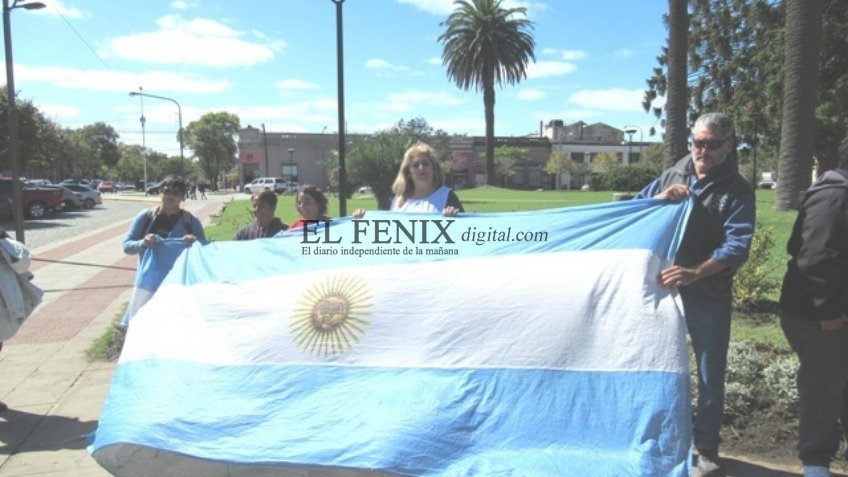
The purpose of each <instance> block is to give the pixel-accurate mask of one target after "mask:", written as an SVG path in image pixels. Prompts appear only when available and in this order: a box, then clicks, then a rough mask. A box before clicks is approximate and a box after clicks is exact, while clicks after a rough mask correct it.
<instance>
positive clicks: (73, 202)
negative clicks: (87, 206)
mask: <svg viewBox="0 0 848 477" xmlns="http://www.w3.org/2000/svg"><path fill="white" fill-rule="evenodd" d="M60 187H61V188H62V194H63V199H64V201H65V205H64V207H63V210H77V209H81V208H82V205H83V200H82V194H80V193H79V192H76V191H73V190H71V189H69V188H67V187H65V186H60Z"/></svg>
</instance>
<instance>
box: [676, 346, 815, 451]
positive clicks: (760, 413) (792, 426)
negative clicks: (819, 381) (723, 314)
mask: <svg viewBox="0 0 848 477" xmlns="http://www.w3.org/2000/svg"><path fill="white" fill-rule="evenodd" d="M797 371H798V358H797V357H796V356H795V354H794V353H792V352H791V351H788V350H786V349H782V348H780V347H777V346H773V345H767V344H762V343H753V342H747V341H732V342H731V343H730V348H729V349H728V353H727V376H726V378H725V382H726V384H725V398H724V427H723V428H722V437H723V439H724V440H725V441H726V443H727V444H728V446H729V447H730V448H732V449H733V450H734V452H740V453H745V452H753V453H757V454H767V455H780V456H785V455H786V454H787V450H789V449H792V448H794V446H795V445H797V442H798V392H797V388H796V386H795V376H796V373H797ZM696 398H697V380H696V374H695V367H694V363H693V365H692V407H693V409H694V407H695V402H696ZM790 452H791V451H790Z"/></svg>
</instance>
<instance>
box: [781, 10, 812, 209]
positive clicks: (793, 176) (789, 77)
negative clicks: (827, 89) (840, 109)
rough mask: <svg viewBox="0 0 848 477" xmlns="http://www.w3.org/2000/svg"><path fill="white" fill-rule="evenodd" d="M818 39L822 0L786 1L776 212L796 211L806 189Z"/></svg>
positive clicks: (809, 167) (809, 159)
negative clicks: (781, 121) (781, 120)
mask: <svg viewBox="0 0 848 477" xmlns="http://www.w3.org/2000/svg"><path fill="white" fill-rule="evenodd" d="M821 37H822V0H787V3H786V37H785V42H786V48H785V53H786V60H785V62H784V71H785V76H784V84H783V124H782V127H781V135H780V162H779V163H778V172H777V184H778V187H777V194H776V196H775V202H776V203H775V206H776V207H777V209H778V210H788V209H795V210H797V209H798V202H799V200H800V195H801V192H803V191H804V190H806V189H807V187H808V186H809V185H810V170H811V168H812V163H813V151H814V139H813V138H814V132H815V131H814V117H815V108H816V81H817V77H818V73H819V52H820V47H821Z"/></svg>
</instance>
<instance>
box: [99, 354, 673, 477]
mask: <svg viewBox="0 0 848 477" xmlns="http://www.w3.org/2000/svg"><path fill="white" fill-rule="evenodd" d="M688 379H689V378H688V376H687V375H682V374H676V373H661V372H636V373H624V372H616V373H609V372H575V371H558V370H538V369H460V370H454V369H395V368H384V369H376V370H375V369H363V368H356V367H344V366H326V367H324V366H241V367H215V366H208V365H199V364H193V363H184V362H182V363H181V362H157V363H146V362H133V363H128V364H125V365H122V366H121V367H120V368H119V369H118V371H117V373H116V375H115V379H114V382H113V390H112V393H111V395H110V396H109V399H110V402H114V401H116V400H120V401H121V402H123V403H125V405H123V406H121V407H119V408H116V407H107V408H106V409H104V413H103V416H102V418H101V422H114V423H115V424H120V425H111V426H109V427H108V428H106V429H101V428H99V429H98V431H97V436H96V437H97V438H96V441H95V444H94V447H95V448H104V447H107V446H109V445H110V444H117V443H121V442H133V443H136V444H139V445H142V446H147V447H151V448H160V449H169V450H173V451H176V452H179V453H183V454H187V455H191V456H195V457H199V458H203V459H210V460H218V461H226V462H230V463H242V464H245V463H249V464H265V465H272V464H277V465H284V466H285V465H292V463H295V462H296V463H298V465H307V466H308V465H316V466H320V465H328V464H332V465H334V466H336V467H351V468H367V469H378V470H387V471H391V472H396V473H399V474H402V475H504V474H520V475H534V476H536V475H551V476H563V475H597V476H609V475H685V474H684V467H685V463H684V462H682V461H681V454H683V455H685V454H686V452H687V451H688V444H686V440H687V437H688V435H689V434H688V426H687V425H686V423H687V420H688V419H689V404H688V399H689V395H688V393H685V392H683V393H681V392H680V391H681V390H682V389H686V388H688ZM245 382H249V383H250V384H251V385H250V388H248V389H245V388H244V387H243V386H244V383H245ZM134 383H145V386H135V385H134ZM457 383H462V384H461V385H457ZM175 395H195V396H198V397H201V399H200V400H199V402H198V401H194V400H192V401H185V400H173V399H171V397H172V396H175ZM345 396H355V399H348V398H345ZM586 396H597V397H598V399H594V400H586V399H585V397H586ZM658 396H663V397H664V399H662V400H658V399H657V397H658ZM275 400H278V401H279V402H281V403H285V405H283V406H279V407H277V408H274V409H273V411H272V412H269V409H268V405H269V401H275ZM163 403H167V405H163ZM412 409H414V412H410V411H411V410H412ZM551 411H554V412H551ZM115 413H120V415H115ZM634 429H639V430H640V432H639V433H637V434H634V433H633V430H634ZM316 436H321V437H320V438H315V437H316ZM620 449H631V450H630V451H629V452H621V451H620ZM519 450H520V451H519ZM671 451H673V452H671Z"/></svg>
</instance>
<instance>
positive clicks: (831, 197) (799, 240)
mask: <svg viewBox="0 0 848 477" xmlns="http://www.w3.org/2000/svg"><path fill="white" fill-rule="evenodd" d="M786 249H787V251H788V252H789V255H790V256H791V258H790V260H789V263H788V264H787V267H786V268H787V270H786V275H785V276H784V278H783V288H782V289H781V292H780V324H781V326H782V327H783V333H784V334H785V335H786V339H787V340H788V341H789V344H790V345H791V346H792V349H793V350H794V351H795V352H796V353H797V354H798V360H799V361H800V362H801V367H800V369H799V370H798V397H799V400H800V420H801V429H800V436H799V437H800V445H799V456H800V458H801V462H802V463H803V464H804V475H805V476H809V477H816V476H829V475H831V474H830V470H829V467H830V461H831V459H832V458H833V456H834V454H835V453H836V451H837V449H838V448H839V441H840V440H841V435H840V421H841V431H842V433H845V434H848V403H846V399H848V394H846V393H848V327H846V323H848V137H846V138H845V140H843V141H842V144H841V145H840V146H839V165H838V166H837V168H836V169H834V170H829V171H825V172H824V173H823V174H822V175H821V177H819V178H818V179H817V180H816V181H815V183H813V185H812V186H810V188H809V190H807V192H806V193H805V194H804V196H803V197H802V198H801V204H800V205H799V207H798V217H797V218H796V219H795V225H794V226H793V228H792V236H791V237H790V238H789V243H788V244H787V246H786Z"/></svg>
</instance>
